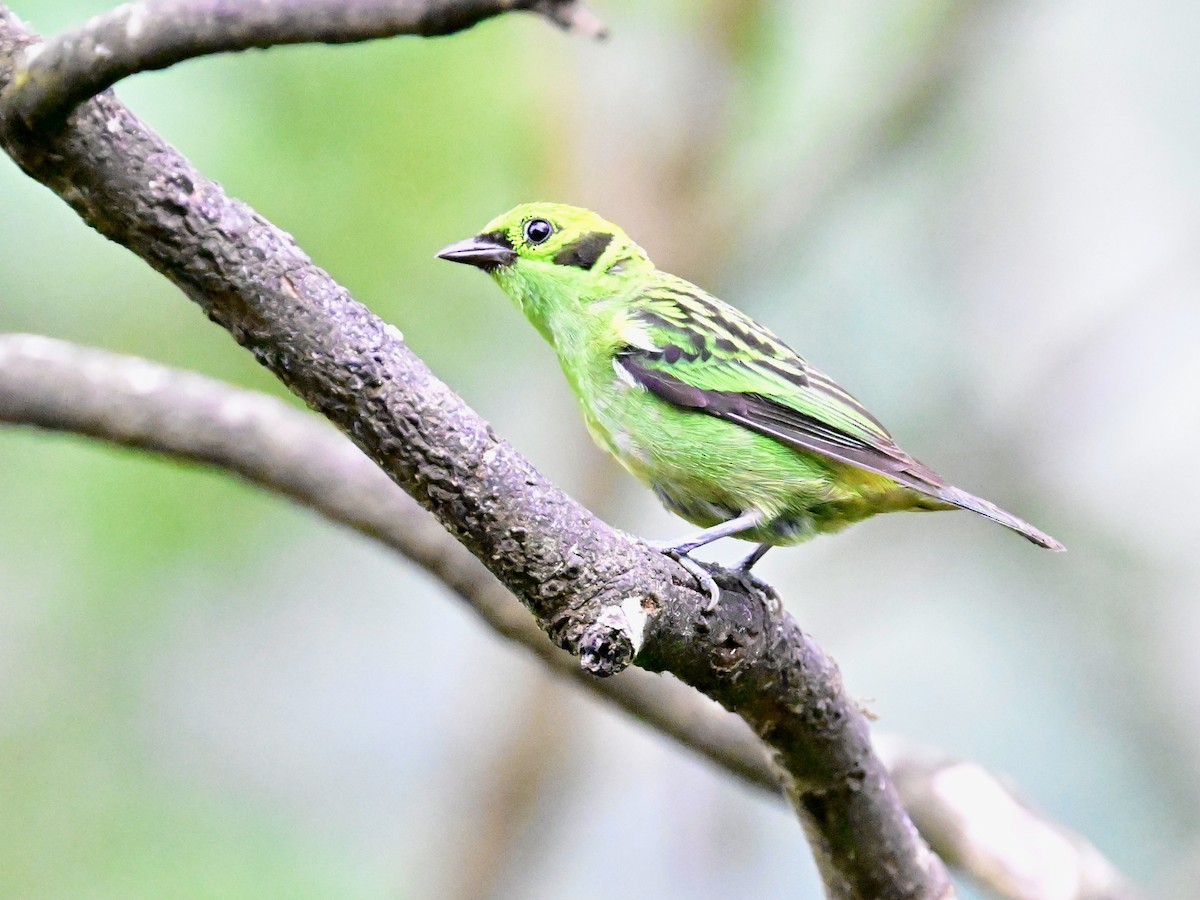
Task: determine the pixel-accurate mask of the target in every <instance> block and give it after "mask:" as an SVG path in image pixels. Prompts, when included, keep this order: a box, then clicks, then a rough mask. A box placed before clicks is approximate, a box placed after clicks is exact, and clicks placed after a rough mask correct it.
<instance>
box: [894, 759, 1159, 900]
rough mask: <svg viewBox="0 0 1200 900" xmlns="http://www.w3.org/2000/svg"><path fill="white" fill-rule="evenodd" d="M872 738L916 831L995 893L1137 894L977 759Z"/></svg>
mask: <svg viewBox="0 0 1200 900" xmlns="http://www.w3.org/2000/svg"><path fill="white" fill-rule="evenodd" d="M878 746H879V750H880V755H881V756H882V757H883V758H884V760H885V761H886V762H887V763H888V768H889V769H890V770H891V772H892V777H893V778H894V779H895V781H896V786H897V787H898V788H899V790H900V795H901V796H902V797H903V798H904V805H905V806H906V807H907V808H908V811H909V814H910V815H911V816H912V817H913V821H915V822H916V823H917V827H918V828H920V829H921V834H922V835H924V836H925V839H926V840H928V841H929V843H930V844H931V845H932V846H933V847H934V849H936V850H937V852H938V853H939V854H940V855H941V856H942V858H943V859H945V860H946V862H948V863H949V864H950V865H953V866H956V867H958V868H960V869H962V870H964V871H966V872H968V873H970V875H971V877H972V878H973V879H974V880H975V881H977V882H978V883H979V884H981V885H983V886H986V887H987V888H988V889H989V890H991V891H992V892H993V893H994V894H995V895H996V896H997V897H1003V898H1006V900H1029V898H1069V900H1134V898H1136V897H1138V896H1139V894H1138V891H1137V890H1136V889H1135V888H1134V887H1133V885H1132V884H1130V883H1129V881H1128V880H1127V879H1126V878H1125V876H1124V875H1122V874H1121V873H1120V872H1118V871H1117V869H1116V868H1115V867H1114V866H1113V864H1112V863H1110V862H1109V861H1108V860H1107V859H1105V858H1104V856H1103V855H1101V853H1100V851H1099V850H1097V849H1096V848H1095V847H1094V846H1093V845H1092V844H1091V843H1090V842H1089V841H1088V840H1086V839H1085V838H1084V837H1082V836H1081V835H1078V834H1076V833H1075V832H1073V831H1071V830H1070V829H1069V828H1067V827H1065V826H1064V825H1061V824H1060V823H1058V822H1054V821H1052V820H1050V819H1048V818H1047V817H1046V816H1044V815H1042V814H1041V813H1040V812H1038V811H1036V810H1034V809H1032V808H1030V806H1029V805H1028V804H1027V803H1025V802H1024V801H1023V800H1021V799H1020V798H1019V797H1017V796H1016V795H1015V794H1014V793H1013V792H1012V790H1011V789H1010V787H1009V786H1008V785H1006V784H1004V782H1003V781H1001V780H1000V779H999V778H997V777H996V776H995V775H993V774H992V773H991V772H988V771H987V770H986V769H984V768H983V767H982V766H980V765H978V764H977V763H973V762H965V761H963V760H958V759H951V758H948V757H946V756H944V755H942V754H938V753H934V752H931V751H929V750H922V749H921V748H917V747H913V746H911V745H909V744H907V743H905V742H904V741H899V740H896V739H887V740H882V741H879V742H878Z"/></svg>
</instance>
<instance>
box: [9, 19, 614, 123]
mask: <svg viewBox="0 0 1200 900" xmlns="http://www.w3.org/2000/svg"><path fill="white" fill-rule="evenodd" d="M512 10H526V11H529V12H534V13H538V14H540V15H542V16H545V17H546V18H548V19H550V20H551V21H552V22H554V23H555V24H557V25H560V26H561V27H563V28H567V29H575V30H577V31H582V32H583V33H585V34H590V35H592V36H594V37H603V36H604V33H605V32H604V26H603V24H602V23H601V22H600V20H599V19H597V18H596V17H595V15H593V14H592V13H591V12H590V11H589V10H588V9H587V8H586V7H585V6H584V5H583V4H582V2H580V0H305V2H301V3H298V2H296V0H258V2H255V3H245V2H241V0H140V2H135V3H124V4H122V5H121V6H118V7H117V8H116V9H113V10H110V11H108V12H106V13H101V14H100V15H98V16H95V17H94V18H92V19H89V20H88V21H87V22H85V23H84V24H82V25H80V26H79V27H78V28H73V29H71V30H69V31H64V32H62V33H61V34H58V35H56V36H54V37H52V38H50V39H49V40H47V41H45V42H44V43H41V44H36V45H33V46H31V47H30V48H29V49H28V50H27V51H26V53H25V55H24V57H23V58H22V60H21V61H20V63H18V66H17V70H16V73H15V75H14V77H13V79H12V83H11V84H10V85H9V87H8V89H7V90H8V96H7V97H6V98H5V99H4V102H5V104H6V105H7V106H8V107H9V108H10V109H12V110H13V112H15V113H16V114H17V115H18V116H20V117H21V118H22V119H23V120H24V121H25V123H26V124H27V125H29V126H31V127H39V126H44V125H48V124H51V123H57V122H61V120H62V119H63V118H64V117H65V116H66V114H67V113H68V112H70V111H71V110H72V109H73V108H74V107H75V106H76V105H78V104H79V103H82V102H83V101H84V100H86V99H88V98H89V97H93V96H95V95H96V94H98V93H100V92H101V91H103V90H104V89H105V88H109V87H112V86H113V85H114V84H116V83H117V82H118V81H120V80H121V79H122V78H126V77H127V76H129V75H133V74H135V73H137V72H145V71H149V70H152V69H165V68H167V67H168V66H173V65H175V64H176V63H178V62H182V61H184V60H186V59H192V58H194V57H197V56H206V55H208V54H211V53H228V52H231V51H240V50H249V49H252V48H263V47H272V46H275V45H278V44H307V43H326V44H346V43H352V42H356V41H367V40H373V39H375V38H385V37H394V36H397V35H402V34H410V35H420V36H423V37H432V36H435V35H446V34H452V33H454V32H458V31H463V30H465V29H467V28H470V27H471V26H473V25H475V24H477V23H478V22H481V21H483V20H484V19H490V18H492V17H494V16H497V15H500V14H501V13H504V12H508V11H512Z"/></svg>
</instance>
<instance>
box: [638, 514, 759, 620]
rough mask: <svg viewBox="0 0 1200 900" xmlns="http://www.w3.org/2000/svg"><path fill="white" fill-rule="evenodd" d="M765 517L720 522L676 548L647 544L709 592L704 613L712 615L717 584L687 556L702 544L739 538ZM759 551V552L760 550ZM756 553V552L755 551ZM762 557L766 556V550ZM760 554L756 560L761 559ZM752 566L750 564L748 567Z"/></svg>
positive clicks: (718, 592) (718, 591)
mask: <svg viewBox="0 0 1200 900" xmlns="http://www.w3.org/2000/svg"><path fill="white" fill-rule="evenodd" d="M764 518H765V517H764V516H763V514H762V513H761V512H759V511H758V510H751V511H750V512H748V513H742V515H740V516H736V517H735V518H732V519H730V520H729V521H727V522H722V523H720V524H719V525H713V526H712V527H711V528H705V529H704V530H703V531H701V532H699V533H698V534H696V535H694V536H693V537H691V538H689V539H688V540H686V541H684V542H682V543H679V544H667V545H663V544H661V543H658V542H652V541H647V543H648V544H650V546H651V547H654V549H656V550H658V551H660V552H661V553H665V554H666V555H667V556H669V557H671V558H672V559H673V560H675V561H676V562H677V563H679V564H680V565H681V566H683V567H684V568H685V569H687V571H688V572H689V573H690V574H691V575H692V577H694V578H695V579H696V581H697V582H698V583H699V585H700V587H701V588H703V589H704V590H705V591H707V592H708V596H709V603H708V606H706V607H705V612H712V611H713V610H714V609H716V608H717V604H719V603H720V602H721V589H720V588H719V587H718V586H717V583H716V582H715V581H713V578H712V576H711V575H709V574H708V572H707V571H706V570H705V569H704V567H703V566H701V565H700V564H699V563H698V562H696V561H695V560H694V559H692V558H691V557H690V556H688V554H689V553H691V552H692V551H693V550H695V549H697V548H698V547H703V546H704V545H705V544H711V543H712V542H713V541H717V540H720V539H721V538H723V537H730V536H731V535H735V534H740V533H741V532H743V531H748V530H749V529H751V528H755V527H757V526H758V525H761V524H762V521H763V519H764ZM759 549H761V548H759ZM755 552H756V553H757V552H758V551H755ZM762 553H766V551H765V550H763V551H762ZM762 553H759V554H758V555H759V556H762ZM751 564H752V565H753V562H752V563H751Z"/></svg>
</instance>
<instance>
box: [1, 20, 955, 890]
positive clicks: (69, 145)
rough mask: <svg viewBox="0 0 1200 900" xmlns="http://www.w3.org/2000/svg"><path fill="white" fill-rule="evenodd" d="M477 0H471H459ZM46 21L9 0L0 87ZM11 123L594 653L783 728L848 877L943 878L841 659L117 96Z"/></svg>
mask: <svg viewBox="0 0 1200 900" xmlns="http://www.w3.org/2000/svg"><path fill="white" fill-rule="evenodd" d="M467 5H468V6H472V5H473V4H470V3H468V4H467ZM33 41H34V37H33V36H32V35H31V34H29V33H28V32H27V31H26V30H25V29H24V28H23V26H21V24H20V23H19V22H18V21H17V19H16V17H15V16H13V15H12V14H11V13H10V12H9V11H8V10H7V8H6V7H4V6H3V5H0V89H3V88H4V87H6V86H7V85H8V84H9V83H10V82H11V81H12V79H13V77H14V67H15V61H16V59H17V57H18V55H19V54H20V53H21V52H22V50H23V49H24V48H25V47H27V46H28V45H29V44H31V43H32V42H33ZM0 143H2V145H3V146H4V148H5V150H6V151H7V152H8V153H9V154H10V155H11V156H12V157H13V158H14V159H15V160H16V161H17V162H18V164H19V165H20V166H21V167H22V168H23V169H24V170H25V171H26V172H27V173H28V174H29V175H30V176H31V177H33V178H35V179H37V180H39V181H41V182H42V183H44V184H46V185H47V186H48V187H50V188H51V189H52V190H53V191H55V192H56V193H57V194H59V196H60V197H62V198H63V199H64V200H65V201H66V202H68V203H69V204H70V205H71V206H72V207H73V208H74V209H75V211H76V212H77V213H78V214H79V215H80V216H81V217H82V218H83V219H84V221H86V222H87V223H88V224H90V225H91V226H92V227H94V228H95V229H97V230H98V231H99V232H101V233H102V234H104V235H105V236H106V237H108V238H110V239H111V240H113V241H116V242H117V243H120V244H122V245H124V246H126V247H128V248H129V249H130V250H132V251H133V252H134V253H136V254H137V255H139V256H140V257H141V258H142V259H143V260H145V261H146V262H147V263H148V264H149V265H151V266H153V267H154V268H155V269H157V270H158V271H160V272H162V273H163V274H164V275H166V276H167V277H168V278H169V279H170V280H171V281H173V282H174V283H175V284H176V285H178V286H179V287H180V288H181V289H182V290H183V291H184V292H185V293H186V294H187V296H189V297H190V298H191V299H192V300H194V301H195V302H196V303H197V304H198V305H199V306H200V307H201V309H202V310H203V311H204V312H205V313H206V314H207V315H208V317H209V318H210V319H212V320H213V321H214V322H216V323H218V324H219V325H221V326H222V327H224V328H225V329H227V330H228V331H229V332H230V334H231V335H232V336H233V337H234V339H235V340H236V341H237V342H238V343H240V344H241V345H242V346H244V347H245V348H246V349H248V350H249V351H250V352H252V353H253V354H254V356H255V357H256V358H257V359H258V361H259V362H260V363H262V364H263V365H264V366H266V367H267V368H268V369H270V370H271V371H272V372H273V373H274V374H275V375H276V376H277V377H278V378H279V379H280V380H281V381H282V382H283V383H284V384H286V385H287V386H288V387H289V388H290V389H291V390H292V391H293V392H295V393H296V394H297V395H299V396H300V397H302V398H303V399H304V400H305V401H306V402H307V403H308V404H309V405H310V406H311V407H313V408H314V409H316V410H318V411H320V412H321V413H322V414H323V415H325V416H326V417H327V418H329V419H330V420H331V421H332V422H333V423H334V424H335V425H337V426H338V427H339V428H340V429H341V430H342V431H344V432H345V433H346V434H347V435H348V436H349V437H350V438H351V439H352V440H353V441H354V442H355V443H356V444H357V445H358V446H359V448H360V449H362V450H363V451H364V452H365V453H366V454H367V455H368V456H369V457H370V458H371V459H372V460H374V462H375V463H376V464H377V465H379V466H380V467H381V468H382V469H383V470H384V472H386V473H387V474H388V475H389V477H391V478H392V480H393V481H395V482H396V483H397V484H399V485H400V486H401V487H403V488H404V489H405V490H406V491H407V492H408V493H409V494H411V495H412V496H413V497H414V498H416V499H417V500H418V502H420V503H421V505H422V506H424V507H425V508H426V509H428V510H430V511H431V512H432V513H433V514H434V515H435V516H436V517H437V519H438V520H439V521H440V522H441V523H442V524H443V525H444V526H445V527H446V528H447V529H448V530H449V531H451V533H452V534H454V535H455V537H456V538H458V540H459V541H460V542H461V543H462V544H463V545H464V546H466V547H467V548H468V549H469V550H470V551H471V552H472V553H473V554H475V556H476V557H477V558H479V559H480V560H481V561H482V562H483V563H484V565H486V566H487V567H488V569H490V570H491V572H492V573H493V574H494V575H495V576H496V577H497V578H499V579H500V581H501V582H502V583H504V584H505V585H506V586H507V587H508V588H509V589H510V590H512V591H513V592H514V593H516V594H517V595H518V597H520V598H521V600H522V601H523V602H524V603H525V604H526V606H527V607H528V608H529V609H530V611H531V612H532V613H533V614H534V615H535V617H536V618H537V620H538V623H539V624H540V625H541V627H542V628H543V629H544V630H545V631H546V632H547V633H548V634H550V635H551V637H552V638H553V639H554V640H555V641H556V642H557V643H558V644H559V645H560V646H562V647H564V648H566V649H568V650H570V651H571V652H572V653H574V654H576V655H578V656H581V657H582V658H583V660H584V663H585V665H589V666H590V667H591V668H593V670H595V671H597V672H600V673H611V672H614V671H617V670H619V669H620V668H622V667H623V666H625V665H627V664H628V662H629V661H630V659H631V657H633V656H634V654H635V653H636V654H637V662H638V664H639V665H641V666H642V667H644V668H648V669H651V670H654V671H671V672H674V673H675V674H676V675H678V676H679V677H680V678H681V679H682V680H684V681H686V682H688V683H689V684H691V685H693V686H695V687H697V688H699V689H700V690H701V691H703V692H704V693H706V694H707V695H708V696H710V697H712V698H713V699H715V700H717V701H718V702H720V703H722V704H723V705H724V706H726V707H727V708H728V709H730V710H732V711H734V712H736V713H738V714H739V715H740V716H742V718H743V719H745V720H746V721H747V722H748V723H749V724H750V725H751V726H752V727H753V728H754V730H755V731H756V732H757V733H758V734H759V736H760V737H762V738H763V739H764V740H765V741H766V742H767V743H768V744H769V745H770V746H771V748H772V750H773V751H774V753H775V759H776V761H777V762H778V764H779V766H780V768H781V770H782V771H783V772H784V773H786V776H787V777H786V779H785V782H786V786H787V788H788V793H789V795H790V796H791V797H792V799H793V801H794V804H795V806H796V808H797V810H798V811H799V813H800V818H801V821H802V822H803V823H804V824H805V827H806V830H807V831H808V832H809V835H810V838H811V839H812V842H813V846H814V850H815V853H816V857H817V860H818V863H819V864H820V866H821V868H822V872H823V874H824V875H825V878H826V882H827V884H828V886H829V889H830V891H831V893H832V894H834V895H835V896H838V897H873V898H890V897H913V898H916V897H920V898H930V897H945V896H950V895H951V893H952V888H951V887H950V882H949V879H948V877H947V875H946V872H945V869H944V867H943V866H942V864H941V862H940V861H939V860H938V859H937V857H935V856H934V855H933V854H932V853H931V852H930V850H929V849H928V847H927V846H926V845H925V843H924V842H923V841H922V840H921V839H920V837H919V836H918V835H917V833H916V830H915V828H914V827H913V825H912V823H911V822H910V821H909V819H908V817H907V816H906V814H905V813H904V810H903V808H902V806H901V804H900V801H899V798H898V796H897V794H896V791H895V788H894V786H893V785H892V783H891V782H890V780H889V779H888V776H887V773H886V771H885V769H884V768H883V765H882V763H881V762H880V761H879V759H878V758H877V757H876V756H875V755H874V753H873V751H872V748H871V744H870V739H869V734H868V729H867V725H866V722H865V720H864V719H863V717H862V715H861V713H860V712H859V711H858V709H857V707H856V705H855V704H854V702H853V701H852V700H851V699H850V698H849V697H848V696H847V695H846V694H845V692H844V691H843V689H842V685H841V679H840V677H839V676H838V673H837V669H836V666H834V664H833V663H832V662H831V661H830V660H829V659H828V658H827V657H826V656H825V655H824V653H822V651H821V650H820V648H819V647H817V646H816V645H815V644H814V643H813V642H812V641H811V640H810V639H809V638H808V637H807V636H806V635H804V634H803V633H802V632H801V631H800V629H799V627H798V626H797V625H796V623H795V622H794V621H793V620H792V619H791V617H790V616H788V615H787V614H786V612H784V611H783V610H782V609H781V608H780V607H779V605H778V603H777V602H776V601H775V600H774V599H773V598H770V597H764V596H762V595H761V594H759V593H757V592H755V591H748V590H747V588H746V586H745V585H743V584H740V583H731V582H728V581H727V582H725V583H724V584H723V587H726V588H727V590H726V591H725V592H724V594H723V597H722V603H720V604H719V605H718V606H717V608H716V609H709V608H708V606H709V603H708V598H707V596H706V595H703V594H701V593H699V592H697V591H696V590H694V589H693V588H692V586H691V584H692V577H691V576H690V575H689V574H688V573H687V572H686V571H685V570H684V569H683V568H682V567H681V566H679V565H678V564H677V563H675V562H673V561H671V560H669V559H667V558H665V557H663V556H662V555H660V554H658V553H655V552H653V551H651V550H650V549H649V548H647V547H646V546H645V545H643V544H641V543H639V542H637V541H635V540H633V539H631V538H630V537H628V536H626V535H624V534H621V533H619V532H616V531H614V530H613V529H611V528H609V527H608V526H607V525H605V524H604V523H603V522H601V521H599V520H598V519H597V518H596V517H594V516H593V515H592V514H591V513H589V512H588V511H587V510H585V509H583V508H582V507H580V506H579V505H578V504H577V503H575V502H574V501H572V500H571V499H570V498H569V497H567V496H566V495H565V494H564V493H563V492H562V491H560V490H559V489H557V488H556V487H554V486H553V485H552V484H550V483H549V482H548V481H546V479H545V478H543V477H542V475H541V474H540V473H538V472H537V471H536V470H535V469H534V468H533V466H532V465H531V464H530V463H529V462H528V461H527V460H526V459H525V458H524V457H522V456H521V455H520V454H519V453H517V451H516V450H514V449H513V448H512V447H511V446H510V445H508V444H507V443H505V442H504V441H501V440H500V439H499V438H497V437H496V435H495V434H494V433H493V432H492V430H491V428H490V427H489V426H488V425H487V423H486V422H484V421H483V420H482V419H481V418H480V417H479V416H478V415H477V414H475V413H474V412H473V411H472V410H471V409H469V408H468V407H467V406H466V405H465V404H464V403H463V401H462V400H461V399H460V398H459V397H458V396H456V395H455V394H454V393H453V392H452V391H451V390H450V389H449V388H448V387H446V385H444V384H443V383H441V382H440V381H438V380H437V378H435V377H434V375H433V373H432V372H430V371H429V369H428V368H427V367H426V366H425V364H424V363H423V362H421V360H420V359H418V358H417V357H416V356H415V355H414V354H413V353H412V352H411V351H410V350H409V349H408V347H407V346H405V344H404V342H403V338H402V336H401V335H400V333H399V331H397V330H396V329H395V328H394V327H392V326H390V325H387V324H386V323H384V322H382V321H381V320H380V319H379V318H377V317H376V316H374V315H372V314H371V313H370V312H369V311H368V310H367V309H366V308H365V307H364V306H362V304H360V303H358V302H356V301H355V300H354V299H353V298H351V297H350V295H349V293H348V292H347V291H346V290H345V289H344V288H343V287H341V286H340V285H338V284H337V283H336V282H335V281H333V279H332V278H330V277H329V275H328V274H327V273H325V272H324V271H323V270H321V269H320V268H318V267H317V266H316V265H314V264H313V262H312V261H311V260H310V259H309V258H308V257H307V256H306V255H305V254H304V253H303V252H302V251H301V250H300V249H299V247H297V246H296V244H295V241H294V240H293V239H292V238H291V237H290V236H289V235H287V234H285V233H284V232H282V231H280V230H279V229H277V228H275V227H274V226H272V225H271V224H270V223H269V222H267V221H266V220H265V219H263V218H262V217H261V216H259V215H258V214H257V213H255V212H254V211H253V210H252V209H250V208H249V207H248V206H247V205H245V204H244V203H241V202H240V201H237V200H234V199H232V198H230V197H228V196H226V195H225V193H224V192H223V191H222V190H221V188H220V187H219V186H218V185H217V184H215V183H213V182H211V181H209V180H208V179H206V178H204V177H203V176H202V175H201V174H200V173H199V172H198V171H196V170H195V169H194V168H193V167H192V166H191V165H190V163H188V161H187V160H185V159H184V158H183V157H182V156H181V155H180V154H179V153H178V152H177V151H176V150H175V149H174V148H172V147H170V146H169V145H168V144H166V143H165V142H164V141H163V140H162V139H161V138H160V137H159V136H158V135H156V134H154V133H153V132H152V131H150V130H149V129H148V128H146V127H145V126H144V125H143V124H142V123H141V122H139V121H138V120H137V119H136V118H135V117H134V116H133V115H132V114H131V113H130V112H129V111H128V110H127V109H126V108H125V107H124V106H123V105H122V104H120V103H119V102H117V101H116V100H115V99H114V98H113V97H112V96H111V95H101V96H99V97H97V98H95V99H94V100H92V101H90V102H88V103H86V104H83V105H82V106H80V107H78V108H77V109H76V110H75V111H74V112H73V113H72V114H71V115H70V116H69V117H68V118H67V120H66V121H65V123H64V124H63V127H61V128H58V129H54V130H52V131H51V132H48V133H46V132H38V131H34V130H31V129H29V128H28V127H27V126H26V125H25V123H24V122H23V121H22V120H21V118H20V117H19V116H16V115H15V114H14V111H13V110H12V109H11V108H3V107H2V106H0Z"/></svg>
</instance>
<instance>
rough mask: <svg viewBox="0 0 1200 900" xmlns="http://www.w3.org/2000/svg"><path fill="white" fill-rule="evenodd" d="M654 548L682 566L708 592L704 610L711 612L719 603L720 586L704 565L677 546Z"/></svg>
mask: <svg viewBox="0 0 1200 900" xmlns="http://www.w3.org/2000/svg"><path fill="white" fill-rule="evenodd" d="M655 549H656V550H658V551H659V552H660V553H662V554H664V555H665V556H669V557H671V559H673V560H675V562H677V563H679V565H681V566H683V568H684V569H686V570H687V572H688V573H689V574H690V575H691V576H692V577H693V578H695V579H696V583H697V584H698V585H699V586H700V589H701V590H703V591H705V592H706V593H707V594H708V605H707V606H705V607H704V612H712V611H713V610H715V609H716V608H717V607H718V606H720V605H721V588H720V587H718V586H717V583H716V582H715V581H714V580H713V577H712V576H711V575H710V574H708V570H707V569H705V568H704V566H702V565H700V563H698V562H696V561H695V560H694V559H692V558H691V557H690V556H688V555H687V551H686V550H681V549H679V548H678V547H655Z"/></svg>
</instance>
